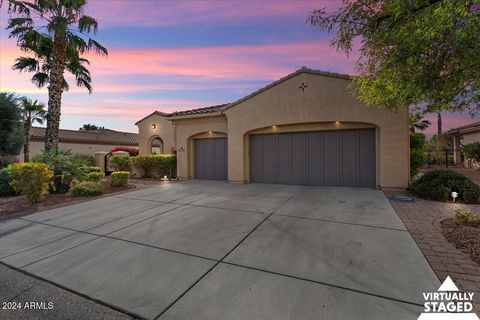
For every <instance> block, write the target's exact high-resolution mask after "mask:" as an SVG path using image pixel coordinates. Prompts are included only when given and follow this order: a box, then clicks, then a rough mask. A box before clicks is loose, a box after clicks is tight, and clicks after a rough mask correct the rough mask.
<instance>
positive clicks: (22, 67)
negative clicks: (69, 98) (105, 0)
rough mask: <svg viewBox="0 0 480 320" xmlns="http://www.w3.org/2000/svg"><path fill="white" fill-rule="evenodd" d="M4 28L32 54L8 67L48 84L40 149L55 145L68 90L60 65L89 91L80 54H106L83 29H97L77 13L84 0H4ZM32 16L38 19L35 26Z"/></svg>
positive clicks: (96, 24)
mask: <svg viewBox="0 0 480 320" xmlns="http://www.w3.org/2000/svg"><path fill="white" fill-rule="evenodd" d="M8 3H9V6H8V11H9V13H15V14H17V15H18V17H14V18H10V20H9V23H8V26H7V29H9V30H10V37H11V38H16V39H17V44H18V46H19V47H20V48H21V49H22V50H23V51H25V52H28V53H31V54H33V55H34V57H19V58H17V59H16V63H15V64H14V66H13V68H14V69H16V70H19V71H27V72H33V73H34V75H33V76H32V82H33V83H34V84H36V85H37V86H38V87H44V86H47V88H48V113H47V116H46V118H47V130H46V136H45V150H46V151H50V150H52V149H57V148H58V129H59V127H60V114H61V106H62V94H63V91H66V90H68V87H69V86H68V83H67V82H66V80H65V78H64V73H65V71H69V72H70V73H72V74H73V75H74V76H75V79H76V82H77V85H78V86H80V87H85V88H86V89H87V90H88V91H89V92H90V93H91V92H92V86H91V80H92V79H91V77H90V72H89V71H88V69H87V68H86V65H88V64H89V61H88V60H87V59H85V58H82V55H83V54H85V53H86V52H89V51H92V50H93V51H94V52H96V53H98V54H101V55H105V56H106V55H107V54H108V51H107V49H106V48H105V47H103V46H102V45H100V44H99V43H98V42H96V41H95V40H93V39H92V38H91V37H90V36H89V34H90V33H91V32H93V33H95V32H96V31H97V29H98V23H97V21H96V20H95V19H94V18H92V17H89V16H86V15H84V14H83V8H84V7H85V4H86V0H8ZM38 21H43V22H44V24H43V25H40V26H38V25H37V26H35V24H36V23H37V22H38Z"/></svg>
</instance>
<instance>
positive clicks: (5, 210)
mask: <svg viewBox="0 0 480 320" xmlns="http://www.w3.org/2000/svg"><path fill="white" fill-rule="evenodd" d="M137 187H138V186H137V185H136V184H128V185H126V186H122V187H111V186H110V182H109V181H104V182H103V188H104V189H103V194H102V195H101V196H98V197H102V196H104V195H109V194H110V195H111V194H113V193H118V192H125V191H129V190H133V189H136V188H137ZM98 197H74V196H72V195H70V194H46V195H45V198H44V199H43V200H42V201H41V202H39V203H31V202H30V201H28V199H27V198H26V197H25V196H13V197H5V198H0V220H2V219H5V218H10V217H11V216H12V215H15V216H17V215H23V214H30V213H33V212H35V211H40V210H46V209H52V208H57V207H61V206H64V205H69V204H73V203H77V202H81V201H85V200H91V199H94V198H98Z"/></svg>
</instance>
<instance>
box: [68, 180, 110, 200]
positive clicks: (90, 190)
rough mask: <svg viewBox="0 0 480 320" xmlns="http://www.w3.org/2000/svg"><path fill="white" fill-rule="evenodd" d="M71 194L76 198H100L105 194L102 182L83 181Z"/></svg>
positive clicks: (75, 186) (73, 188)
mask: <svg viewBox="0 0 480 320" xmlns="http://www.w3.org/2000/svg"><path fill="white" fill-rule="evenodd" d="M70 193H71V194H72V195H73V196H74V197H85V196H89V197H90V196H99V195H101V194H102V193H103V185H102V184H101V183H100V182H92V181H82V182H79V183H77V184H75V185H74V186H73V187H72V190H71V191H70Z"/></svg>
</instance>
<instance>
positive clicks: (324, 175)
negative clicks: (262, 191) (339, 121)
mask: <svg viewBox="0 0 480 320" xmlns="http://www.w3.org/2000/svg"><path fill="white" fill-rule="evenodd" d="M250 152H251V155H250V156H251V158H250V160H251V162H250V168H251V181H252V182H258V183H279V184H301V185H320V186H351V187H375V168H376V166H375V129H361V130H336V131H315V132H296V133H279V134H259V135H252V136H251V140H250Z"/></svg>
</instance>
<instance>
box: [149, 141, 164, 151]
mask: <svg viewBox="0 0 480 320" xmlns="http://www.w3.org/2000/svg"><path fill="white" fill-rule="evenodd" d="M150 153H151V154H162V153H163V141H162V139H160V138H154V139H153V140H152V142H151V143H150Z"/></svg>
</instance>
